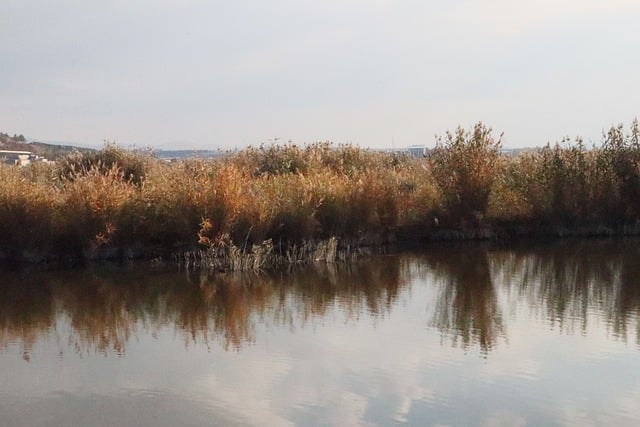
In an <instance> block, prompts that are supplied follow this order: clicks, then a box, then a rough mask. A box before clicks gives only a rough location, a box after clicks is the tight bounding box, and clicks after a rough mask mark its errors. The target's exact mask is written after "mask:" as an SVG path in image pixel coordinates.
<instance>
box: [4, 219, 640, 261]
mask: <svg viewBox="0 0 640 427" xmlns="http://www.w3.org/2000/svg"><path fill="white" fill-rule="evenodd" d="M638 236H640V224H623V225H618V226H605V225H593V226H575V227H568V226H565V225H536V226H534V225H525V224H508V225H498V226H490V225H485V226H478V227H468V228H464V229H462V228H439V227H430V228H424V227H419V226H412V227H403V228H400V229H397V230H394V231H391V232H388V233H385V234H384V235H383V234H381V233H376V234H369V235H366V236H362V237H360V238H338V237H331V238H329V239H325V240H316V241H304V242H300V243H298V244H295V245H287V246H282V245H281V246H279V247H277V248H274V246H273V244H272V243H271V242H270V241H265V242H263V243H262V244H261V245H252V248H251V249H249V248H239V247H237V246H235V245H233V243H231V244H230V245H229V244H227V245H226V246H224V247H214V246H210V247H203V246H202V245H200V246H197V245H182V246H180V247H179V248H168V247H161V246H158V245H145V244H143V243H138V244H135V245H127V246H114V245H97V244H92V245H90V246H89V247H87V248H83V249H81V250H80V249H76V250H67V251H55V252H54V251H47V250H34V249H20V248H14V249H13V250H11V251H9V250H7V249H5V248H0V267H2V268H5V269H9V270H16V269H17V270H21V269H24V268H28V267H33V266H42V267H62V268H75V267H82V266H85V265H87V264H90V263H102V262H127V261H148V262H150V263H152V264H157V265H162V264H174V265H177V266H182V267H185V268H196V269H207V270H215V271H220V272H223V271H225V272H226V271H252V270H261V269H274V268H281V267H287V266H292V265H301V264H311V263H327V264H331V263H336V262H349V261H350V260H355V259H357V258H360V257H367V256H371V255H373V254H376V253H384V252H387V251H389V250H391V251H392V252H395V251H402V250H409V249H415V248H418V247H428V246H429V245H430V244H433V243H438V244H445V245H448V244H452V245H454V244H455V243H458V242H464V243H470V242H491V243H497V244H508V243H517V242H539V241H560V240H564V239H576V238H577V239H609V238H611V239H619V238H625V237H638Z"/></svg>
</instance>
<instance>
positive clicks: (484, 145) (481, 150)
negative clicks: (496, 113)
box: [429, 123, 502, 223]
mask: <svg viewBox="0 0 640 427" xmlns="http://www.w3.org/2000/svg"><path fill="white" fill-rule="evenodd" d="M491 132H492V130H491V128H487V127H486V126H485V125H483V124H482V123H478V124H476V125H475V126H474V128H473V130H472V131H465V130H464V129H462V128H461V127H459V128H458V129H456V131H455V133H451V132H447V133H446V134H445V136H444V137H438V138H437V141H436V148H435V149H434V150H433V151H432V152H431V155H430V157H429V163H430V165H431V170H432V173H433V179H434V181H435V183H436V186H437V187H438V189H439V190H440V193H441V195H442V203H443V210H444V213H445V216H446V217H447V218H448V219H449V220H450V221H452V222H453V223H459V222H460V221H467V220H472V219H477V218H478V217H481V216H483V215H484V214H485V212H486V210H487V206H488V202H489V194H490V192H491V187H492V185H493V181H494V179H495V176H496V172H497V170H496V166H497V163H498V158H499V154H500V152H499V150H500V147H501V139H500V138H498V139H495V138H494V137H493V136H492V135H491ZM501 137H502V135H501Z"/></svg>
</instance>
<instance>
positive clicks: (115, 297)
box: [0, 240, 640, 427]
mask: <svg viewBox="0 0 640 427" xmlns="http://www.w3.org/2000/svg"><path fill="white" fill-rule="evenodd" d="M639 260H640V241H638V240H618V241H582V242H561V243H556V244H536V245H527V246H523V247H520V248H490V247H486V246H481V245H467V246H464V247H458V248H454V247H446V246H442V247H432V248H429V249H428V250H425V251H423V252H421V253H411V254H401V255H394V256H384V257H376V258H373V259H369V260H364V261H362V262H359V263H356V264H354V265H351V266H334V267H331V266H329V267H327V266H315V267H312V268H309V269H305V270H299V271H294V272H290V273H285V272H281V273H278V274H270V275H268V274H248V275H246V274H245V275H206V274H200V273H194V272H191V273H187V272H184V271H183V272H180V271H171V270H170V269H167V268H165V269H158V268H151V267H149V266H148V265H134V266H129V267H109V266H102V267H100V268H94V269H88V270H82V271H65V272H55V273H52V272H48V273H21V274H17V273H2V274H1V275H0V426H129V425H136V426H154V427H156V426H178V425H180V426H211V425H224V426H227V425H260V426H264V425H269V426H281V425H282V426H286V425H303V426H307V425H308V426H315V425H335V426H358V425H399V424H405V425H416V426H429V425H432V426H436V425H438V426H442V425H450V426H457V425H461V426H466V425H479V426H523V425H532V426H540V425H549V426H553V425H568V426H588V425H596V426H597V425H616V426H624V425H629V426H631V425H634V426H635V425H638V424H640V263H639V262H638V261H639Z"/></svg>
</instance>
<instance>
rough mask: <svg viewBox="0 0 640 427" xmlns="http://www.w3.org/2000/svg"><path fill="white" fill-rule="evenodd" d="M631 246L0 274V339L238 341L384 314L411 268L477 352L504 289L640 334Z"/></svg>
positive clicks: (489, 339) (119, 349)
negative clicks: (167, 331)
mask: <svg viewBox="0 0 640 427" xmlns="http://www.w3.org/2000/svg"><path fill="white" fill-rule="evenodd" d="M639 256H640V249H639V248H638V245H637V244H636V242H635V241H630V242H625V241H622V242H620V241H594V242H580V243H571V242H564V243H562V244H556V245H550V246H549V245H548V246H540V247H539V248H535V247H533V248H531V247H528V248H516V249H509V250H507V249H487V248H485V247H482V246H477V245H474V246H470V247H468V248H452V247H438V248H431V249H430V250H429V251H428V252H426V253H422V254H414V255H405V256H401V257H381V258H377V259H375V260H373V261H365V262H362V263H356V264H354V265H351V266H316V267H313V268H310V269H307V270H304V271H294V272H292V273H277V274H275V273H274V274H266V273H265V274H259V275H256V274H243V275H236V274H233V275H232V274H229V275H213V276H210V275H206V274H199V273H193V272H191V273H187V272H179V271H173V272H167V271H145V270H144V269H140V268H131V269H113V270H112V271H108V269H107V270H105V269H104V268H103V269H102V270H85V271H80V272H77V271H76V272H62V273H56V274H53V273H41V274H22V275H18V274H11V275H4V276H2V278H1V280H0V349H2V348H7V346H8V345H9V344H17V345H19V346H20V349H21V350H20V351H22V352H23V357H24V358H25V360H28V359H29V357H30V350H31V348H32V347H33V345H34V343H36V342H37V341H38V339H39V338H41V337H43V336H53V335H55V336H56V337H57V339H58V340H60V341H62V342H63V343H68V344H69V346H70V347H71V348H73V349H74V351H76V352H77V353H79V354H87V353H91V352H98V353H111V352H115V353H117V354H124V353H125V352H126V347H127V343H128V342H129V341H130V340H131V337H132V336H135V335H136V333H137V332H139V331H140V330H143V331H144V332H145V333H151V334H154V333H158V331H160V330H161V329H163V328H166V327H167V326H170V327H173V328H175V330H176V331H177V333H178V334H179V335H180V336H182V337H183V339H184V342H185V344H186V345H193V344H203V345H207V346H208V345H210V344H211V343H213V342H217V343H219V344H220V345H222V346H223V347H224V348H226V349H234V350H240V349H241V348H242V347H243V346H244V345H246V344H248V343H251V342H252V341H254V339H255V328H256V325H257V324H267V325H273V326H280V327H296V326H304V325H305V324H307V323H308V322H311V321H313V320H314V319H319V318H321V317H322V316H323V315H325V314H326V313H327V312H328V311H329V310H331V309H333V308H337V309H338V311H339V312H340V313H343V314H344V316H345V317H346V319H347V320H351V321H354V320H357V319H358V318H359V317H360V316H361V315H363V314H366V315H367V316H372V317H378V318H382V317H384V316H386V315H388V314H389V313H390V311H391V309H392V308H393V307H394V306H395V305H396V302H397V301H398V299H399V297H400V296H401V295H403V294H409V292H410V288H411V285H410V284H411V283H414V281H415V280H416V277H421V278H422V279H423V280H424V281H425V282H426V283H427V284H428V285H429V286H436V287H437V297H436V299H435V307H434V309H433V313H432V317H431V326H434V327H436V328H437V329H438V330H439V331H440V333H441V334H442V337H444V338H445V341H450V342H451V343H452V344H453V345H454V346H460V347H462V348H464V349H466V348H469V347H476V346H477V347H478V348H479V349H480V350H481V351H482V352H484V353H485V354H487V353H488V352H490V351H491V350H492V349H493V348H494V347H495V346H496V345H497V344H498V343H499V342H500V340H504V341H507V340H508V331H507V328H506V324H507V321H506V318H505V313H506V314H507V315H508V313H509V309H508V308H505V307H504V304H503V303H501V300H500V298H499V295H502V294H506V295H510V296H511V297H514V298H515V303H520V304H526V306H527V307H528V310H530V311H531V313H532V316H539V317H541V318H542V319H545V320H546V321H548V322H549V324H550V325H551V326H552V327H553V328H559V329H560V330H561V331H563V332H567V333H582V334H585V333H586V331H587V324H588V322H589V321H590V319H591V318H592V316H590V315H589V314H590V313H593V312H597V313H599V316H598V317H599V318H602V319H604V320H605V321H606V325H607V328H608V330H609V332H610V333H611V335H613V336H614V337H616V338H619V339H622V340H627V338H628V335H629V334H631V335H632V336H633V335H635V340H636V341H638V340H639V337H640V330H639V329H638V328H639V327H640V326H639V325H638V322H637V319H638V318H639V317H640V286H638V280H639V279H640V264H639V263H637V260H638V259H639ZM511 302H512V303H514V301H511ZM61 325H68V327H66V328H65V327H62V326H61ZM60 333H65V334H68V336H63V337H60ZM632 339H633V338H632Z"/></svg>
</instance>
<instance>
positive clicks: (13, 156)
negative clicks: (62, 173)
mask: <svg viewBox="0 0 640 427" xmlns="http://www.w3.org/2000/svg"><path fill="white" fill-rule="evenodd" d="M32 162H48V160H47V159H45V158H44V157H42V156H38V155H37V154H33V153H32V152H31V151H15V150H0V163H5V164H8V165H14V166H20V167H22V166H27V165H29V164H30V163H32Z"/></svg>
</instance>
